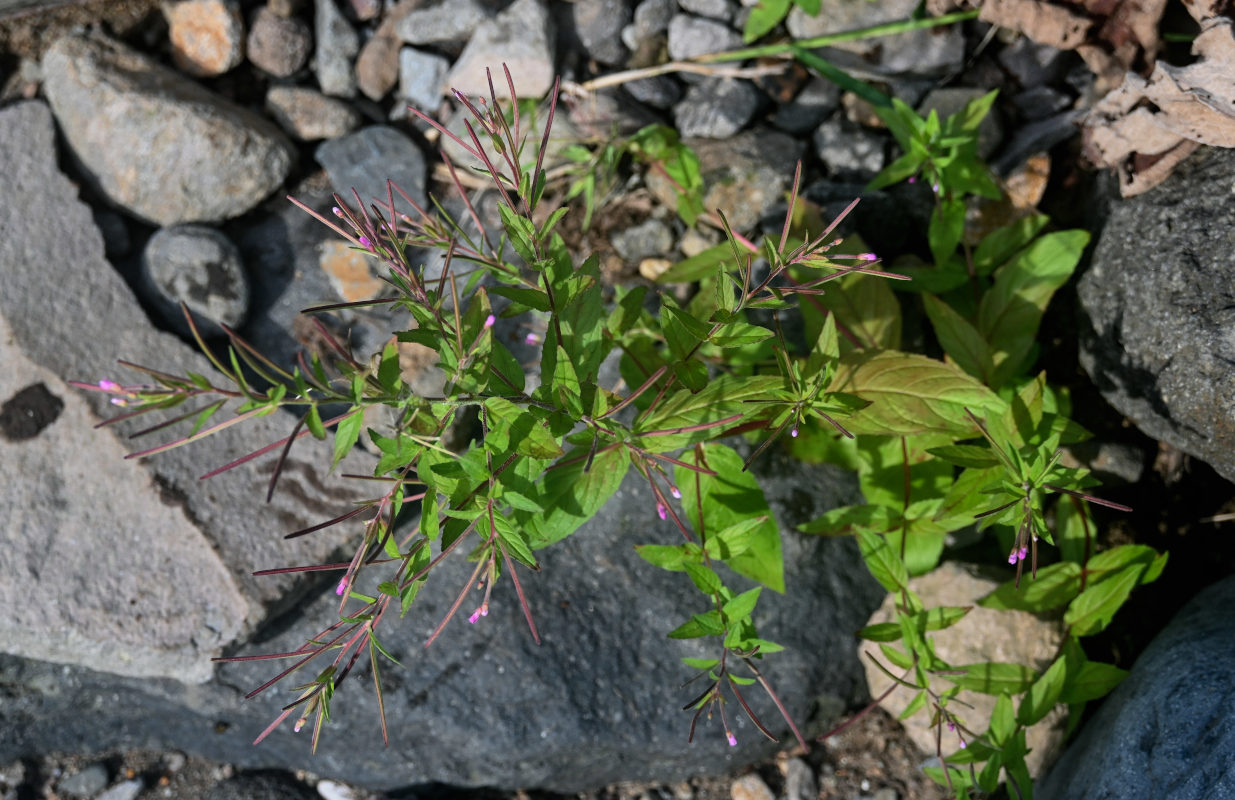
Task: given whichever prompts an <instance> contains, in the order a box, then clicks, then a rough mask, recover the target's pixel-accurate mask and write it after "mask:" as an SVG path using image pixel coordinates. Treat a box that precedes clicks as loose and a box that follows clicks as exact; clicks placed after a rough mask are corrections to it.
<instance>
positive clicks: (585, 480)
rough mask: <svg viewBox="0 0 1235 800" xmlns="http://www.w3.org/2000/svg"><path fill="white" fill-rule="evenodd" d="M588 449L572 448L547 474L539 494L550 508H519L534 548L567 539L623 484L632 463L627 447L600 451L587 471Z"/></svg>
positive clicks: (540, 498)
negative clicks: (529, 511)
mask: <svg viewBox="0 0 1235 800" xmlns="http://www.w3.org/2000/svg"><path fill="white" fill-rule="evenodd" d="M586 455H587V451H586V450H585V451H579V450H572V451H570V452H569V453H567V454H566V455H565V456H563V458H562V459H560V460H559V464H561V466H558V465H555V466H554V467H553V468H551V469H549V470H547V471H546V472H545V476H544V483H543V486H544V489H543V492H542V494H541V495H540V497H539V500H540V502H541V505H543V506H544V507H545V508H546V509H548V511H547V512H546V513H544V514H527V513H526V512H520V513H518V514H516V515H515V519H516V520H517V521H518V522H519V523H521V524H523V525H524V526H526V528H527V531H528V543H529V544H530V545H531V547H532V548H533V549H538V548H541V547H547V546H549V545H551V544H553V543H555V542H558V541H561V540H562V539H565V538H566V537H567V536H569V535H570V534H572V533H574V532H575V531H576V530H578V528H579V526H580V525H582V524H583V523H584V522H587V521H588V520H589V519H591V518H592V517H594V516H596V512H598V511H600V509H601V507H602V506H603V505H604V504H605V503H606V502H608V500H609V498H610V497H612V496H613V493H614V492H616V491H617V490H618V487H619V486H621V484H622V479H623V478H624V477H625V476H626V470H627V468H628V467H629V466H630V454H629V453H628V452H627V450H626V448H625V447H612V448H606V449H602V450H600V451H599V452H597V454H596V456H595V458H594V459H593V460H592V468H591V469H590V470H589V471H587V472H584V471H583V467H584V465H585V463H586V462H585V456H586Z"/></svg>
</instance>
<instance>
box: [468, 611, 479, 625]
mask: <svg viewBox="0 0 1235 800" xmlns="http://www.w3.org/2000/svg"><path fill="white" fill-rule="evenodd" d="M478 619H480V609H479V608H478V609H476V610H475V611H473V612H472V615H471V616H470V617H468V618H467V621H468V622H470V623H472V624H473V625H475V624H476V620H478Z"/></svg>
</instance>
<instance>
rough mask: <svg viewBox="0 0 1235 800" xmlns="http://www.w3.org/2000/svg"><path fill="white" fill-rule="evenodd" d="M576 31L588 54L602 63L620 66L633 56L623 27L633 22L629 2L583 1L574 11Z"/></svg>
mask: <svg viewBox="0 0 1235 800" xmlns="http://www.w3.org/2000/svg"><path fill="white" fill-rule="evenodd" d="M571 13H572V17H573V21H574V25H575V32H576V33H577V34H578V36H579V42H580V43H581V44H582V45H583V48H584V50H586V51H587V54H588V55H589V56H590V57H592V58H594V59H596V60H597V61H599V62H600V63H602V64H612V65H616V66H620V65H621V64H622V62H623V61H625V60H626V56H627V55H629V51H628V50H627V49H626V45H624V44H622V28H624V27H626V25H627V24H629V23H630V21H631V9H630V5H629V4H628V3H627V2H625V0H617V2H614V0H579V2H577V3H575V4H574V5H573V7H572V9H571Z"/></svg>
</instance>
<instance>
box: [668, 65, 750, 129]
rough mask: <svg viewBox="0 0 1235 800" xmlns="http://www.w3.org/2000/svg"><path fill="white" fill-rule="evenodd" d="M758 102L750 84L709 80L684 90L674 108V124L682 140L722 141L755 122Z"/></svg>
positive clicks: (737, 80) (733, 79) (739, 80)
mask: <svg viewBox="0 0 1235 800" xmlns="http://www.w3.org/2000/svg"><path fill="white" fill-rule="evenodd" d="M760 100H761V97H760V94H759V90H758V89H756V88H755V87H754V86H752V85H751V84H750V82H749V81H744V80H741V79H739V78H708V79H706V80H703V81H700V82H699V83H696V84H695V85H694V86H691V87H690V88H689V89H687V90H686V96H685V97H683V98H682V99H681V100H680V101H678V104H677V105H676V106H674V107H673V121H674V123H675V124H676V125H677V129H678V131H679V132H680V133H681V134H682V136H686V137H690V136H698V137H702V138H707V139H724V138H727V137H729V136H733V135H734V134H735V133H737V132H738V131H740V130H741V129H742V128H743V127H744V126H745V125H746V123H748V122H750V121H751V120H752V119H754V116H755V112H756V111H758V110H759V103H760Z"/></svg>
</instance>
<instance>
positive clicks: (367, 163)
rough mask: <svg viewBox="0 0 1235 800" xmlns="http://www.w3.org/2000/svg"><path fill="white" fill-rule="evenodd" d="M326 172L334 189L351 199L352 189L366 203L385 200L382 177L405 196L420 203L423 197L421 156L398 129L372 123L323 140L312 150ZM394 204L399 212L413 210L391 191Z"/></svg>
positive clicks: (348, 201)
mask: <svg viewBox="0 0 1235 800" xmlns="http://www.w3.org/2000/svg"><path fill="white" fill-rule="evenodd" d="M314 157H315V158H316V159H317V162H318V163H319V164H321V165H322V166H323V167H324V168H325V169H326V173H327V174H328V175H329V176H330V182H331V184H333V186H334V190H335V192H337V193H338V194H339V195H341V196H342V197H343V198H345V200H346V201H347V203H348V205H352V204H353V203H354V198H353V195H352V189H355V190H356V191H357V192H359V194H360V199H361V201H362V202H363V203H364V204H365V206H366V207H368V206H369V204H371V203H373V202H374V200H375V199H376V200H379V201H381V202H383V203H384V202H385V200H386V197H387V192H386V179H387V178H389V179H390V180H392V181H394V183H395V184H396V185H397V186H399V188H401V189H402V190H403V191H404V192H406V193H407V196H408V197H410V198H412V200H414V201H416V202H417V203H419V204H421V205H423V204H424V199H425V157H424V155H423V154H422V153H421V152H420V148H418V147H417V146H416V145H415V143H413V142H412V140H411V139H409V138H407V136H405V135H404V134H402V133H400V132H399V131H398V130H396V129H394V128H391V127H389V126H386V125H372V126H369V127H367V128H363V129H361V130H359V131H357V132H356V133H353V134H349V135H348V136H344V137H343V138H341V139H334V140H331V141H329V142H325V143H324V144H322V145H320V146H319V147H318V148H317V152H316V153H315V154H314ZM395 206H396V208H398V209H399V211H400V212H401V213H404V214H409V215H410V214H414V213H415V212H414V210H413V209H412V208H410V207H408V205H407V203H405V202H403V201H402V199H401V198H400V196H399V193H398V192H395Z"/></svg>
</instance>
